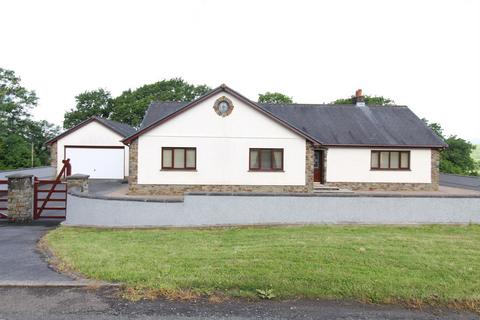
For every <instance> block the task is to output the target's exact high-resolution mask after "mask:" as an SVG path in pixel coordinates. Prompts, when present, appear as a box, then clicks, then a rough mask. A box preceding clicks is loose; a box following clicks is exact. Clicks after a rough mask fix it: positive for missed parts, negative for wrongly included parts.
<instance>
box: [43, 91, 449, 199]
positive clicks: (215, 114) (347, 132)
mask: <svg viewBox="0 0 480 320" xmlns="http://www.w3.org/2000/svg"><path fill="white" fill-rule="evenodd" d="M49 143H50V145H51V150H52V164H53V165H54V166H57V167H58V168H59V167H60V165H59V164H60V163H61V160H62V159H65V158H70V159H71V163H72V170H73V173H85V174H89V175H90V176H91V178H103V179H105V178H109V179H122V178H124V176H127V172H128V181H129V192H130V193H131V194H162V195H180V194H183V193H185V192H197V191H200V192H201V191H208V192H314V191H315V190H316V189H322V188H325V187H338V188H346V189H351V190H390V191H394V190H421V191H427V190H437V189H438V179H439V168H438V165H439V150H441V149H442V148H445V147H446V146H447V145H446V144H445V143H444V142H443V141H442V140H441V139H440V138H439V137H438V136H436V135H435V134H434V133H433V132H432V131H431V130H430V129H429V128H428V127H427V126H426V125H425V123H424V122H423V121H422V120H420V119H419V118H418V117H417V116H416V115H415V114H414V113H413V112H412V111H411V110H410V109H409V108H408V107H405V106H367V105H365V103H364V102H363V96H362V95H361V91H358V92H357V104H356V105H325V104H262V103H255V102H253V101H251V100H249V99H247V98H246V97H244V96H243V95H241V94H240V93H238V92H236V91H234V90H232V89H230V88H229V87H227V86H225V85H221V86H220V87H218V88H216V89H214V90H212V91H210V92H209V93H208V94H206V95H204V96H202V97H200V98H198V99H197V100H195V101H191V102H153V103H152V104H151V105H150V106H149V108H148V110H147V112H146V114H145V116H144V119H143V121H142V123H141V125H140V127H139V128H138V130H135V129H134V128H132V127H130V126H128V125H125V124H121V123H118V122H114V121H111V120H106V119H102V118H99V117H93V118H91V119H89V120H87V121H85V122H83V123H81V124H79V125H78V126H76V127H74V128H72V129H70V130H68V131H66V132H65V133H63V134H62V135H60V136H58V137H56V138H55V139H52V140H51V141H50V142H49ZM127 155H128V157H127ZM127 168H128V170H127ZM59 169H60V168H59Z"/></svg>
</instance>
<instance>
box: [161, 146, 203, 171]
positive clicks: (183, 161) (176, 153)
mask: <svg viewBox="0 0 480 320" xmlns="http://www.w3.org/2000/svg"><path fill="white" fill-rule="evenodd" d="M196 168H197V149H196V148H162V169H165V170H195V169H196Z"/></svg>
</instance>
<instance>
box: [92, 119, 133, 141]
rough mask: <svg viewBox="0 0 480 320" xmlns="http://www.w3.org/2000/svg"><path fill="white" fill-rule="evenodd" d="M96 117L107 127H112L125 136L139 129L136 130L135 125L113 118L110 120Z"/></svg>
mask: <svg viewBox="0 0 480 320" xmlns="http://www.w3.org/2000/svg"><path fill="white" fill-rule="evenodd" d="M94 118H95V119H96V120H98V121H100V122H101V123H103V124H104V125H106V126H107V127H109V128H110V129H112V130H113V131H116V132H118V133H119V134H120V135H122V136H123V137H124V138H125V137H128V136H130V135H132V134H134V133H135V132H137V130H135V128H134V127H131V126H129V125H128V124H125V123H121V122H117V121H113V120H109V119H105V118H101V117H94Z"/></svg>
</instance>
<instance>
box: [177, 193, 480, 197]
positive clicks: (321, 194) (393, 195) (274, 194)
mask: <svg viewBox="0 0 480 320" xmlns="http://www.w3.org/2000/svg"><path fill="white" fill-rule="evenodd" d="M185 195H186V196H223V197H225V196H226V197H229V196H235V197H341V198H362V197H365V198H474V199H476V198H480V194H479V195H472V194H396V193H381V194H379V193H371V194H367V193H351V192H345V193H342V192H325V193H278V192H277V193H276V192H268V193H266V192H265V193H262V192H186V193H185Z"/></svg>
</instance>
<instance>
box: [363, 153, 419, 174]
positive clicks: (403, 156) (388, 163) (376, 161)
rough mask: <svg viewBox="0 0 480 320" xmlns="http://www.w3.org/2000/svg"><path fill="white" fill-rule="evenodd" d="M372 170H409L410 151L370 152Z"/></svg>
mask: <svg viewBox="0 0 480 320" xmlns="http://www.w3.org/2000/svg"><path fill="white" fill-rule="evenodd" d="M370 168H371V169H372V170H409V169H410V151H383V150H382V151H376V150H375V151H372V154H371V158H370Z"/></svg>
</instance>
